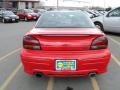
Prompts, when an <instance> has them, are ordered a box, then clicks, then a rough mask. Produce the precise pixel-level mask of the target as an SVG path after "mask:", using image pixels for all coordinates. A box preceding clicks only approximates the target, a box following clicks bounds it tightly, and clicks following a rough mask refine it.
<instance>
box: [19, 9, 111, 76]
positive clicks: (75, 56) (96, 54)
mask: <svg viewBox="0 0 120 90" xmlns="http://www.w3.org/2000/svg"><path fill="white" fill-rule="evenodd" d="M110 56H111V54H110V51H109V49H108V40H107V38H106V36H105V34H104V33H103V32H101V30H99V29H97V28H96V27H95V26H94V24H93V23H92V21H91V20H90V18H89V17H88V16H86V15H85V14H84V12H82V11H79V12H76V11H49V12H45V13H44V14H42V16H41V18H39V20H38V22H37V24H36V25H35V27H34V28H33V29H32V30H30V31H29V32H28V33H27V34H26V35H25V36H24V38H23V49H22V51H21V61H22V63H23V66H24V70H25V72H26V73H29V74H39V75H42V74H43V75H47V76H59V77H66V76H67V77H73V76H86V75H94V74H101V73H104V72H106V71H107V66H108V63H109V60H110Z"/></svg>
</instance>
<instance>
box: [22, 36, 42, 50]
mask: <svg viewBox="0 0 120 90" xmlns="http://www.w3.org/2000/svg"><path fill="white" fill-rule="evenodd" d="M23 47H24V48H25V49H32V50H40V49H41V48H40V43H39V40H37V39H36V38H34V37H32V36H29V35H27V36H24V38H23Z"/></svg>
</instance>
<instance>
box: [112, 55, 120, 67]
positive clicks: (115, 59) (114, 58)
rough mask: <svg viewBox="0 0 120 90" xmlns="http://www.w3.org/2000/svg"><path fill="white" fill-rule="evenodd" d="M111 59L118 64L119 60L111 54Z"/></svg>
mask: <svg viewBox="0 0 120 90" xmlns="http://www.w3.org/2000/svg"><path fill="white" fill-rule="evenodd" d="M112 59H113V60H114V61H115V62H116V63H117V64H118V65H119V66H120V60H118V59H117V58H116V57H115V56H114V55H113V54H112Z"/></svg>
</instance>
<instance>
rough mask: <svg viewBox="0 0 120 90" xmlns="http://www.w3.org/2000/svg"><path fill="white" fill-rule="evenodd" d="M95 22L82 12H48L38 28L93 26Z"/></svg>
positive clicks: (42, 17) (38, 23) (40, 20)
mask: <svg viewBox="0 0 120 90" xmlns="http://www.w3.org/2000/svg"><path fill="white" fill-rule="evenodd" d="M91 27H94V24H93V23H92V21H91V20H90V18H89V17H87V16H86V15H85V14H84V13H82V12H46V13H44V14H43V15H42V16H41V18H40V19H39V20H38V22H37V24H36V28H91Z"/></svg>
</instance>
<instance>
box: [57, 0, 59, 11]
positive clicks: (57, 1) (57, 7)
mask: <svg viewBox="0 0 120 90" xmlns="http://www.w3.org/2000/svg"><path fill="white" fill-rule="evenodd" d="M58 8H59V1H58V0H57V10H58Z"/></svg>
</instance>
